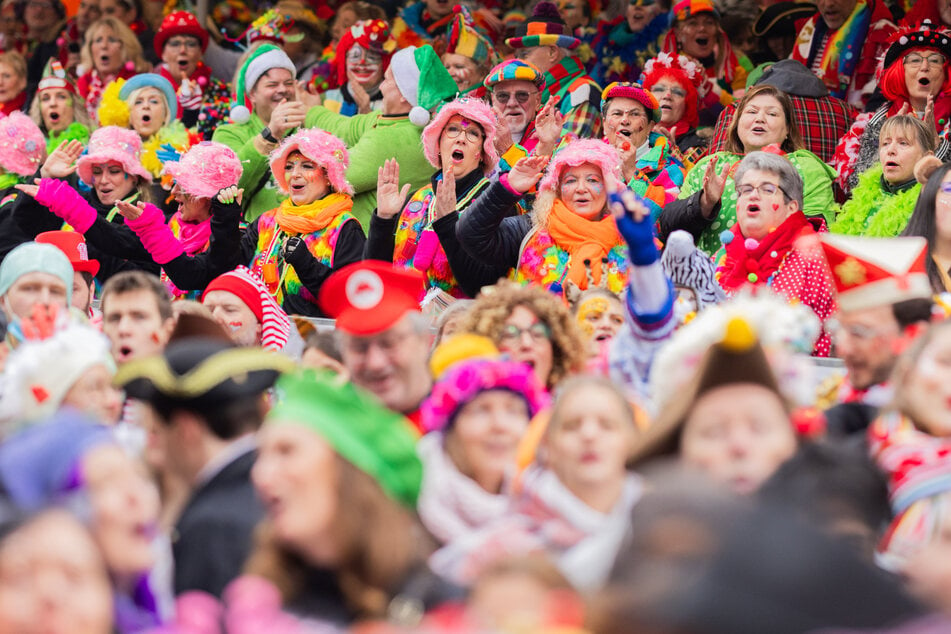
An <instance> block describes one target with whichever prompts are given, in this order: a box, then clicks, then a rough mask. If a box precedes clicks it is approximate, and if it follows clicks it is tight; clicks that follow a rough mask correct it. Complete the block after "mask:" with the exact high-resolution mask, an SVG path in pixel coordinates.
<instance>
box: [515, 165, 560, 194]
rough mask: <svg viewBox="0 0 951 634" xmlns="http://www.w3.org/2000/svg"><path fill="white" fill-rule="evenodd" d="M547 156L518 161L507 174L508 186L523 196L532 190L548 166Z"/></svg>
mask: <svg viewBox="0 0 951 634" xmlns="http://www.w3.org/2000/svg"><path fill="white" fill-rule="evenodd" d="M549 158H550V157H548V156H526V157H524V158H522V159H519V161H518V163H516V164H515V165H514V166H513V167H512V171H510V172H509V173H508V181H509V186H510V187H511V188H512V189H514V190H515V191H517V192H520V193H522V194H524V193H525V192H527V191H529V190H531V189H532V187H534V186H535V183H537V182H538V179H540V178H541V177H542V172H544V171H545V166H547V165H548V160H549Z"/></svg>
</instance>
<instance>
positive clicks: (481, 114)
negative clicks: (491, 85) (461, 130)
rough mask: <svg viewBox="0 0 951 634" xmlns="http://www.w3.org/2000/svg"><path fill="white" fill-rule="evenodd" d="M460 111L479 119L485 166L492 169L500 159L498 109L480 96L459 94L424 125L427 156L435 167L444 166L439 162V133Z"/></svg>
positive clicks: (474, 119)
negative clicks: (496, 142)
mask: <svg viewBox="0 0 951 634" xmlns="http://www.w3.org/2000/svg"><path fill="white" fill-rule="evenodd" d="M455 115H459V116H461V117H464V118H466V119H468V120H469V121H473V122H475V123H478V124H479V125H480V126H481V127H482V132H483V134H484V138H483V140H482V170H483V171H484V172H485V173H486V174H490V173H492V171H493V170H494V169H495V166H496V165H497V164H498V162H499V151H498V150H497V149H495V133H496V129H497V127H498V122H497V120H496V117H495V112H493V111H492V108H490V107H489V105H488V104H487V103H485V102H484V101H482V100H481V99H473V98H472V97H460V98H459V99H455V100H453V101H450V102H449V103H447V104H446V105H445V106H443V107H442V108H440V109H439V111H438V112H437V113H436V116H435V118H433V120H432V121H431V122H430V123H429V125H427V126H426V127H425V128H424V129H423V153H424V154H425V155H426V160H427V161H429V162H430V164H431V165H432V166H433V167H435V168H436V169H441V168H442V164H441V163H440V162H439V137H440V136H441V135H442V131H443V128H445V127H446V123H448V122H449V119H451V118H452V117H453V116H455Z"/></svg>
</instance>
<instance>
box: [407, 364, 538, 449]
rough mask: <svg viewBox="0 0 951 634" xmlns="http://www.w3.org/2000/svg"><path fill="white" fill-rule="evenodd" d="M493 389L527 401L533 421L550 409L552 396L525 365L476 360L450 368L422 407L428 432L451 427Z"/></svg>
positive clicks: (421, 410) (421, 411) (529, 414)
mask: <svg viewBox="0 0 951 634" xmlns="http://www.w3.org/2000/svg"><path fill="white" fill-rule="evenodd" d="M489 390H508V391H509V392H513V393H514V394H517V395H519V396H521V397H523V398H524V399H525V404H526V406H527V408H528V416H529V418H531V417H533V416H535V414H537V413H538V412H539V411H541V410H542V409H544V408H545V407H547V406H548V403H549V396H548V392H546V391H545V388H544V386H542V384H541V383H540V382H539V380H538V377H537V376H536V375H535V372H534V371H533V370H532V369H531V368H530V367H529V366H527V365H525V364H524V363H515V362H513V361H500V360H496V359H472V360H470V361H462V362H460V363H457V364H455V365H453V366H452V367H450V368H449V369H448V370H447V371H446V373H445V374H444V375H443V376H442V378H440V379H439V381H437V382H436V384H435V385H434V386H433V391H432V393H431V394H430V395H429V397H428V398H427V399H426V400H425V401H423V404H422V406H421V408H420V413H421V414H422V425H423V429H425V430H426V431H437V430H441V429H445V428H446V427H449V426H450V425H451V424H452V423H453V420H454V419H455V417H456V414H458V413H459V410H460V409H462V407H463V406H464V405H466V403H468V402H469V401H471V400H472V399H474V398H475V397H477V396H479V395H480V394H482V393H483V392H488V391H489Z"/></svg>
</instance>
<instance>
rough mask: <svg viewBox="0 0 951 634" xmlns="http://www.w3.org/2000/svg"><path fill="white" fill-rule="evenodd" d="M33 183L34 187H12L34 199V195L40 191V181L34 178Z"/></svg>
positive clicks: (24, 185)
mask: <svg viewBox="0 0 951 634" xmlns="http://www.w3.org/2000/svg"><path fill="white" fill-rule="evenodd" d="M33 182H34V183H36V184H35V185H26V184H23V185H14V187H15V188H16V189H19V190H20V191H21V192H23V193H24V194H26V195H27V196H30V197H31V198H36V193H37V192H38V191H40V179H38V178H34V179H33Z"/></svg>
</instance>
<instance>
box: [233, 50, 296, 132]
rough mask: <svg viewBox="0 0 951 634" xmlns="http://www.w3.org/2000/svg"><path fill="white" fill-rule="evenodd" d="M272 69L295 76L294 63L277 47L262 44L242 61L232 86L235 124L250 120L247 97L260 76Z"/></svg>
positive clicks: (249, 101)
mask: <svg viewBox="0 0 951 634" xmlns="http://www.w3.org/2000/svg"><path fill="white" fill-rule="evenodd" d="M272 68H284V69H286V70H289V71H290V73H291V75H295V76H296V75H297V68H296V67H295V66H294V62H292V61H291V58H290V57H288V56H287V53H285V52H284V50H283V49H281V48H280V47H279V46H277V45H275V44H262V45H260V46H258V47H257V48H256V49H254V51H253V52H252V53H251V54H250V55H249V56H248V58H247V59H246V60H244V64H243V65H242V66H241V68H240V70H239V71H238V78H237V80H236V81H235V85H234V102H233V104H232V106H231V119H232V120H233V121H234V122H235V123H239V124H240V123H247V122H248V121H250V120H251V100H250V99H249V95H250V93H251V91H252V90H253V89H254V85H255V84H256V83H258V80H259V79H261V76H262V75H263V74H264V73H266V72H268V71H269V70H271V69H272Z"/></svg>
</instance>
